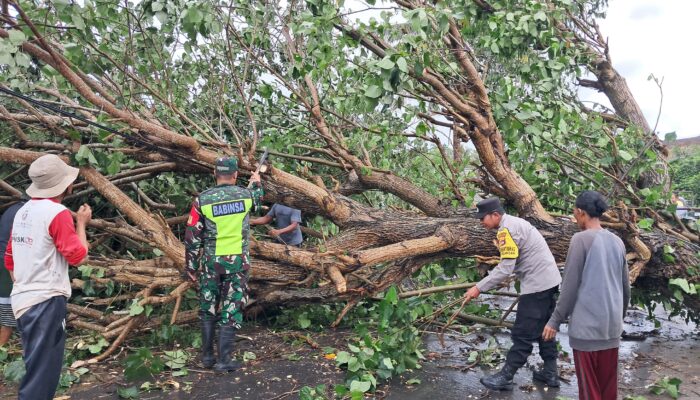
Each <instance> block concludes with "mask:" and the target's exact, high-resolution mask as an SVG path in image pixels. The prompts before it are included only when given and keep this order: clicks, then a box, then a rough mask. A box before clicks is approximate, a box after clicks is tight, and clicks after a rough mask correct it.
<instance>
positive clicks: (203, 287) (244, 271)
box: [199, 256, 250, 329]
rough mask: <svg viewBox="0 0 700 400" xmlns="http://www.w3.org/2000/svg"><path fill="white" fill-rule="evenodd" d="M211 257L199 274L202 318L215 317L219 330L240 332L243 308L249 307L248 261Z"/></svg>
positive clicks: (236, 258)
mask: <svg viewBox="0 0 700 400" xmlns="http://www.w3.org/2000/svg"><path fill="white" fill-rule="evenodd" d="M230 257H231V256H228V257H212V259H211V260H207V261H206V262H205V263H204V265H203V266H202V267H203V268H202V270H201V272H200V274H199V307H200V314H208V315H210V316H213V317H216V316H217V315H219V318H218V320H219V326H232V327H234V328H236V329H240V328H241V324H242V323H243V307H244V306H245V305H246V304H247V303H248V271H249V270H250V266H249V264H248V262H247V261H248V260H247V257H245V256H243V257H241V256H235V259H231V258H230Z"/></svg>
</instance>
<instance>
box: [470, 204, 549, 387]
mask: <svg viewBox="0 0 700 400" xmlns="http://www.w3.org/2000/svg"><path fill="white" fill-rule="evenodd" d="M476 206H477V213H476V217H477V218H479V219H480V220H481V225H482V226H483V227H484V228H487V229H498V233H497V234H496V239H497V242H498V249H499V251H500V253H501V261H500V263H499V264H498V265H497V266H496V267H495V268H494V269H493V270H492V271H491V272H490V274H489V275H488V276H486V277H485V278H484V279H482V280H481V281H480V282H479V283H477V284H476V286H474V287H472V288H471V289H469V290H468V291H467V292H466V293H465V294H464V298H465V299H464V301H465V302H468V301H470V300H471V299H473V298H475V297H477V296H479V294H480V293H481V292H485V291H489V290H491V289H493V288H495V287H496V286H498V285H499V284H501V283H502V282H503V281H504V280H505V279H506V278H508V277H509V276H511V275H513V274H515V276H516V277H517V278H518V279H519V280H520V300H519V302H518V311H517V313H516V316H515V323H514V324H513V329H512V330H511V338H512V341H513V346H511V348H510V350H509V351H508V354H507V356H506V363H505V365H504V366H503V368H502V369H501V371H500V372H498V373H496V374H494V375H490V376H485V377H483V378H481V383H482V384H483V385H484V386H486V387H488V388H489V389H493V390H511V389H512V388H513V376H514V375H515V373H516V371H517V370H518V369H519V368H520V367H522V366H523V365H525V363H526V362H527V358H528V356H529V355H530V353H531V352H532V343H533V342H538V343H539V348H540V356H541V357H542V360H544V368H543V369H542V370H540V371H535V372H534V373H533V379H535V380H537V381H541V382H544V383H545V384H546V385H547V386H550V387H558V386H559V374H558V373H557V356H558V353H557V347H556V343H555V342H553V341H545V340H543V339H542V337H541V336H540V334H541V332H542V330H543V329H544V327H545V325H546V324H547V321H549V317H550V316H551V315H552V312H553V311H554V307H555V306H556V298H555V297H556V294H557V292H558V291H559V284H560V283H561V274H560V273H559V269H558V268H557V264H556V262H555V261H554V256H552V252H551V251H550V250H549V247H547V243H546V242H545V240H544V238H543V237H542V235H541V234H540V233H539V232H538V231H537V229H535V228H534V227H533V226H532V225H531V224H530V223H529V222H527V221H526V220H524V219H522V218H518V217H514V216H511V215H508V214H506V213H505V210H504V209H503V207H502V206H501V202H500V201H499V200H498V199H497V198H495V197H492V198H489V199H485V200H482V201H481V202H479V203H478V204H477V205H476Z"/></svg>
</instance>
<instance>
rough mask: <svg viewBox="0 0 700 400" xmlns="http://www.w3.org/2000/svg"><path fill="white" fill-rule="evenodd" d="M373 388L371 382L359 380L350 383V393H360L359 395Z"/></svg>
mask: <svg viewBox="0 0 700 400" xmlns="http://www.w3.org/2000/svg"><path fill="white" fill-rule="evenodd" d="M371 386H372V384H371V383H370V382H362V381H358V380H354V381H352V382H350V391H351V392H355V393H357V392H359V393H364V392H366V391H368V390H369V388H370V387H371Z"/></svg>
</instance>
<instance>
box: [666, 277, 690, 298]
mask: <svg viewBox="0 0 700 400" xmlns="http://www.w3.org/2000/svg"><path fill="white" fill-rule="evenodd" d="M668 284H669V286H670V285H673V286H678V287H679V288H681V289H683V291H684V292H686V293H688V294H695V285H693V286H690V284H689V283H688V281H687V280H685V279H683V278H674V279H669V281H668Z"/></svg>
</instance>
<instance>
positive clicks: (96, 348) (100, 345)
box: [88, 336, 109, 354]
mask: <svg viewBox="0 0 700 400" xmlns="http://www.w3.org/2000/svg"><path fill="white" fill-rule="evenodd" d="M107 346H109V342H108V341H107V340H106V339H105V338H104V337H102V336H100V338H99V340H98V341H97V343H95V344H91V345H89V346H88V351H89V352H90V354H97V353H99V352H100V351H102V349H104V348H105V347H107Z"/></svg>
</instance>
